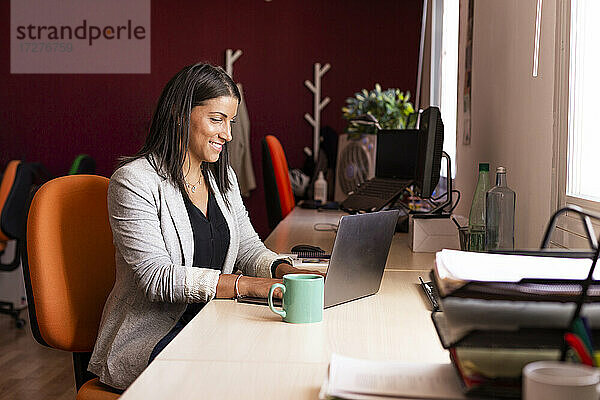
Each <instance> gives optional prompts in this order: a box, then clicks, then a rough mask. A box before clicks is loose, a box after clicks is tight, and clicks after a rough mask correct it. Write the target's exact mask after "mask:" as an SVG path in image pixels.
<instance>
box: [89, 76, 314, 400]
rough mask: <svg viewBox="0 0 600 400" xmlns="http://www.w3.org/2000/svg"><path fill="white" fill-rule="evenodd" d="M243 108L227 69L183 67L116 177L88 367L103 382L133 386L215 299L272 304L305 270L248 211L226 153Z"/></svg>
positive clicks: (110, 194)
mask: <svg viewBox="0 0 600 400" xmlns="http://www.w3.org/2000/svg"><path fill="white" fill-rule="evenodd" d="M239 101H240V93H239V91H238V89H237V86H236V85H235V83H234V82H233V81H232V80H231V78H230V77H229V76H228V75H227V74H226V73H225V72H224V71H223V70H222V69H221V68H218V67H213V66H211V65H208V64H196V65H191V66H188V67H185V68H184V69H183V70H182V71H180V72H179V73H178V74H176V75H175V76H174V77H173V78H172V79H171V80H170V81H169V82H168V83H167V85H166V87H165V89H164V90H163V92H162V94H161V96H160V98H159V100H158V105H157V107H156V110H155V112H154V115H153V117H152V123H151V126H150V130H149V132H148V136H147V138H146V142H145V144H144V146H143V147H142V149H141V150H140V151H139V152H138V153H137V154H136V155H135V156H133V157H126V158H123V159H122V161H121V165H120V167H119V168H118V169H117V170H116V171H115V173H114V174H113V175H112V177H111V179H110V184H109V189H108V209H109V219H110V224H111V228H112V233H113V241H114V243H115V251H116V254H115V257H116V268H117V271H116V282H115V285H114V287H113V290H112V292H111V293H110V295H109V297H108V299H107V301H106V305H105V306H104V314H103V318H102V322H101V326H100V330H99V333H98V338H97V341H96V345H95V348H94V353H93V355H92V358H91V360H90V363H89V370H90V371H91V372H92V373H94V374H96V375H98V377H99V378H100V381H101V382H103V383H105V384H107V385H110V386H113V387H115V388H118V389H125V388H126V387H127V386H129V384H130V383H131V382H133V380H134V379H135V378H136V377H137V376H138V375H139V374H140V373H141V372H142V371H143V369H144V368H145V367H146V366H147V365H148V363H149V362H151V361H152V360H153V359H154V358H155V357H156V356H157V355H158V354H159V353H160V351H161V350H162V349H163V348H164V347H165V346H166V345H167V344H168V343H169V342H170V341H171V340H172V339H173V338H174V337H175V336H176V335H177V334H178V333H179V332H180V331H181V329H183V327H184V326H185V325H186V324H187V323H188V322H189V321H190V320H191V319H192V318H193V317H194V316H195V315H196V314H197V313H198V312H199V311H200V310H201V309H202V307H203V306H204V305H205V304H206V303H207V302H208V301H210V300H211V299H212V298H214V297H220V298H233V297H240V296H251V297H264V298H266V297H267V294H268V292H269V289H270V288H271V285H273V284H274V283H278V282H281V279H278V278H281V277H282V276H283V275H284V274H286V273H300V272H307V271H304V270H299V269H296V268H294V267H292V265H291V260H290V259H289V258H287V257H281V256H278V255H277V254H275V253H273V252H272V251H270V250H268V249H267V248H266V247H265V246H264V244H263V243H262V242H261V241H260V239H259V237H258V235H257V234H256V232H255V231H254V228H253V227H252V225H251V223H250V219H249V218H248V213H247V212H246V209H245V208H244V204H243V202H242V198H241V196H240V191H239V188H238V183H237V180H236V177H235V173H234V172H233V170H232V169H231V167H230V166H229V161H228V153H227V143H228V142H229V141H230V140H231V124H233V123H234V121H235V117H236V114H237V108H238V104H239ZM234 269H237V270H239V272H240V273H241V274H234V273H233V272H234ZM279 296H281V294H279Z"/></svg>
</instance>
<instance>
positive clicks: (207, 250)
mask: <svg viewBox="0 0 600 400" xmlns="http://www.w3.org/2000/svg"><path fill="white" fill-rule="evenodd" d="M184 203H185V208H186V209H187V212H188V216H189V217H190V223H191V224H192V232H193V233H194V262H193V266H194V267H201V268H212V269H218V270H222V268H223V263H224V262H225V257H226V256H227V250H228V249H229V239H230V237H229V227H228V226H227V221H226V220H225V217H224V216H223V213H222V212H221V209H220V208H219V205H218V204H217V201H216V200H215V196H214V195H213V194H212V193H210V192H209V193H208V204H207V207H206V214H207V215H206V216H205V215H204V214H203V213H202V211H200V209H199V208H198V207H196V206H195V205H194V204H193V203H192V202H191V201H190V200H189V199H187V198H185V200H184ZM203 306H204V303H190V304H188V306H187V308H186V310H185V313H184V314H183V316H182V317H181V318H182V319H183V321H182V322H184V323H187V322H189V321H190V320H191V319H192V318H194V316H195V315H196V314H197V313H198V312H199V311H200V310H201V309H202V307H203Z"/></svg>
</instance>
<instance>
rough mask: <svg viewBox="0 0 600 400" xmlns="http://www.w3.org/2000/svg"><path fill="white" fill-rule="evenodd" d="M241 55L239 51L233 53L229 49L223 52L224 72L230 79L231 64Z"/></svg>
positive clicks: (231, 72) (231, 74) (231, 75)
mask: <svg viewBox="0 0 600 400" xmlns="http://www.w3.org/2000/svg"><path fill="white" fill-rule="evenodd" d="M242 54H243V53H242V51H241V50H236V51H235V52H234V51H233V50H231V49H227V50H225V72H227V75H229V76H230V77H231V78H233V63H234V62H236V61H237V59H238V58H240V56H241V55H242Z"/></svg>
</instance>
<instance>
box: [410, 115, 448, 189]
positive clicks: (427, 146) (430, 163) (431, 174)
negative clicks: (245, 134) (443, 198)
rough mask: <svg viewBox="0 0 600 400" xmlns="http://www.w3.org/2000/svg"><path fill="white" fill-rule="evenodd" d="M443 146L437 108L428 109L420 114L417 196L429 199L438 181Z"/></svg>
mask: <svg viewBox="0 0 600 400" xmlns="http://www.w3.org/2000/svg"><path fill="white" fill-rule="evenodd" d="M443 146H444V123H443V122H442V116H441V114H440V109H439V108H438V107H429V108H428V109H426V110H425V111H423V113H422V114H421V123H420V125H419V152H418V154H417V169H416V172H415V175H416V181H417V187H418V189H419V196H420V197H421V198H423V199H426V198H429V197H431V195H432V194H433V190H434V189H435V187H436V185H437V184H438V181H439V180H440V168H441V165H442V150H443Z"/></svg>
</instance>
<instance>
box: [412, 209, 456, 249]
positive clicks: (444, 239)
mask: <svg viewBox="0 0 600 400" xmlns="http://www.w3.org/2000/svg"><path fill="white" fill-rule="evenodd" d="M420 217H421V218H420ZM455 218H456V219H457V220H458V221H459V223H460V224H464V220H465V218H464V217H462V216H455ZM408 235H409V245H410V248H411V250H412V251H414V252H415V253H434V252H436V251H440V250H442V249H456V250H460V242H459V239H458V229H457V227H456V225H455V224H454V222H452V220H451V219H450V217H449V216H448V217H443V218H422V216H418V215H417V216H415V215H410V216H409V220H408Z"/></svg>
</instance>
